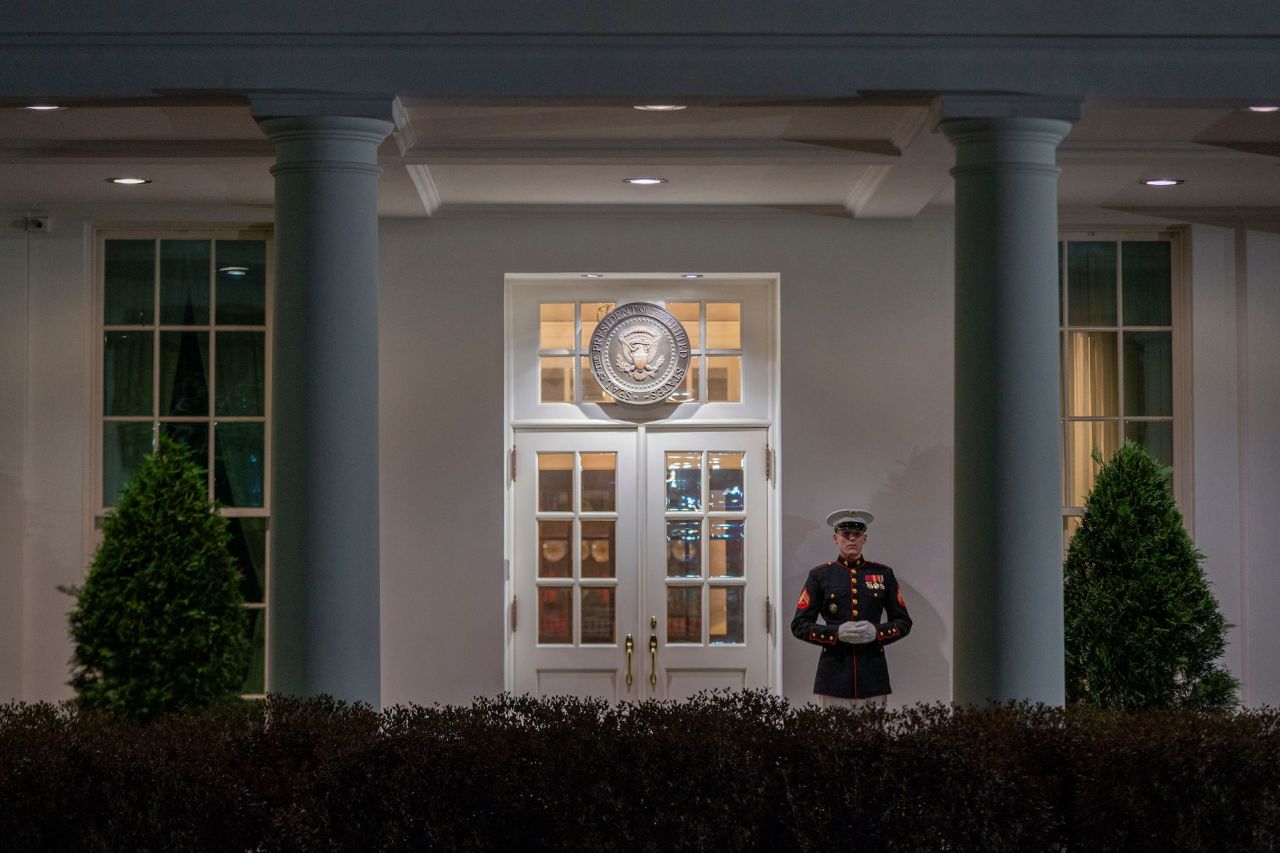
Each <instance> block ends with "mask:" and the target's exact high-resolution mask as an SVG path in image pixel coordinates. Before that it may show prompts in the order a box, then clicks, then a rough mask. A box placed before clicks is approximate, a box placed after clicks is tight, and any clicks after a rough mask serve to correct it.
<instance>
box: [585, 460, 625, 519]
mask: <svg viewBox="0 0 1280 853" xmlns="http://www.w3.org/2000/svg"><path fill="white" fill-rule="evenodd" d="M617 457H618V455H617V454H616V453H583V454H582V511H583V512H613V511H614V509H615V508H616V507H617V499H616V498H615V493H616V491H617V488H618V484H617V479H618V478H617V465H618V463H617Z"/></svg>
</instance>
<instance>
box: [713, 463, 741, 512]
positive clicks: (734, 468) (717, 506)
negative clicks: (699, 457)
mask: <svg viewBox="0 0 1280 853" xmlns="http://www.w3.org/2000/svg"><path fill="white" fill-rule="evenodd" d="M744 455H745V454H743V453H724V452H722V451H719V450H709V451H707V467H708V468H710V469H711V489H710V493H709V494H708V496H707V502H708V504H709V507H708V508H709V509H711V510H712V511H713V512H714V511H717V510H728V511H731V512H733V511H741V510H742V504H743V494H742V492H743V488H742V483H743V477H742V475H743V470H742V458H743V456H744Z"/></svg>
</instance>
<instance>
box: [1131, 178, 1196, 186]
mask: <svg viewBox="0 0 1280 853" xmlns="http://www.w3.org/2000/svg"><path fill="white" fill-rule="evenodd" d="M1138 183H1140V184H1146V185H1147V186H1149V187H1176V186H1177V185H1178V184H1182V183H1186V182H1185V181H1183V180H1182V178H1143V179H1142V180H1141V181H1139V182H1138Z"/></svg>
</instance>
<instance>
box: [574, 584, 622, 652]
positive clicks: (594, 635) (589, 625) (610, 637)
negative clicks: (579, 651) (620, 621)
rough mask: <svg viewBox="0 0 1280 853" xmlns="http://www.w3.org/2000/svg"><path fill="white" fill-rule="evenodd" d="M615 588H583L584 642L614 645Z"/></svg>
mask: <svg viewBox="0 0 1280 853" xmlns="http://www.w3.org/2000/svg"><path fill="white" fill-rule="evenodd" d="M613 610H614V589H613V587H608V586H602V587H594V586H587V587H583V588H582V642H584V643H608V644H609V645H613V644H614V642H615V640H614V634H613V624H614V612H613Z"/></svg>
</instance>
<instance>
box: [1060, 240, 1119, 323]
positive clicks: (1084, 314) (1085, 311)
mask: <svg viewBox="0 0 1280 853" xmlns="http://www.w3.org/2000/svg"><path fill="white" fill-rule="evenodd" d="M1067 318H1068V323H1069V324H1070V325H1072V326H1114V325H1115V324H1116V244H1115V243H1113V242H1106V241H1096V242H1095V241H1089V242H1081V243H1077V242H1071V243H1068V244H1067Z"/></svg>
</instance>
